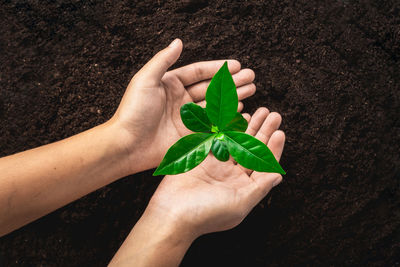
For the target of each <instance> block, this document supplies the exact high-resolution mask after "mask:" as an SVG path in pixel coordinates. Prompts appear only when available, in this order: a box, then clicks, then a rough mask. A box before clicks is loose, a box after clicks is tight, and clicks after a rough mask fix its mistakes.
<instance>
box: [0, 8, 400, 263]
mask: <svg viewBox="0 0 400 267" xmlns="http://www.w3.org/2000/svg"><path fill="white" fill-rule="evenodd" d="M175 37H180V38H181V39H182V40H183V42H184V52H183V54H182V56H181V58H180V60H179V61H178V63H177V64H176V65H175V67H178V66H182V65H186V64H189V63H192V62H195V61H201V60H211V59H221V58H235V59H238V60H239V61H240V62H241V63H242V66H243V67H247V68H252V69H253V70H254V71H255V72H256V81H255V83H256V85H257V88H258V91H257V93H256V95H255V96H253V97H251V98H250V99H248V100H246V101H245V102H244V103H245V111H247V112H251V113H252V112H254V111H255V109H256V108H257V107H259V106H267V107H268V108H269V109H270V110H272V111H277V112H280V113H281V114H282V117H283V124H282V127H281V128H282V129H283V130H284V131H285V132H286V135H287V142H286V146H285V151H284V155H283V158H282V162H281V163H282V166H283V167H284V168H285V170H286V171H287V173H288V174H287V175H286V176H285V177H284V182H283V183H282V184H281V185H279V186H278V187H277V188H275V189H274V190H273V191H272V192H271V193H270V194H269V195H268V196H267V198H266V199H264V200H263V201H262V202H261V203H260V204H259V205H258V206H257V207H256V208H255V209H254V210H253V211H252V213H251V214H250V215H249V216H248V217H247V218H246V219H245V221H244V222H243V223H242V224H241V225H240V226H238V227H237V228H235V229H233V230H230V231H226V232H221V233H215V234H209V235H207V236H203V237H201V238H199V239H198V240H196V241H195V242H194V243H193V245H192V246H191V248H190V249H189V251H188V252H187V254H186V256H185V258H184V260H183V262H182V266H296V265H319V266H321V265H322V266H325V265H332V266H350V265H351V266H354V265H362V266H366V265H368V266H374V265H376V266H384V265H386V266H396V265H400V259H399V258H400V209H399V207H400V190H399V189H400V183H399V179H400V170H399V166H400V163H399V162H400V159H399V151H400V147H399V144H400V122H399V117H400V81H399V79H400V75H399V74H400V73H399V69H400V2H399V1H397V0H393V1H345V0H343V1H333V0H332V1H318V0H300V1H287V0H271V1H221V0H216V1H207V0H198V1H190V0H185V1H172V0H168V1H163V0H159V1H131V0H129V1H128V0H125V1H100V0H90V1H77V0H74V1H34V0H32V1H4V0H1V1H0V125H1V127H0V156H6V155H9V154H13V153H16V152H19V151H23V150H26V149H29V148H34V147H37V146H40V145H44V144H48V143H51V142H54V141H57V140H60V139H63V138H66V137H68V136H71V135H74V134H77V133H79V132H81V131H84V130H86V129H89V128H91V127H93V126H95V125H98V124H100V123H102V122H105V121H106V120H107V119H109V118H110V117H111V116H112V114H113V112H114V111H115V110H116V108H117V106H118V103H119V101H120V99H121V97H122V94H123V92H124V90H125V87H126V86H127V84H128V82H129V80H130V78H131V77H132V76H133V74H134V73H135V72H136V71H137V70H139V69H140V68H141V66H142V65H143V64H144V63H145V62H147V61H148V60H149V59H150V58H151V56H152V55H153V54H155V53H156V52H157V51H158V50H160V49H161V48H163V47H164V46H166V45H167V44H169V42H170V41H172V40H173V39H174V38H175ZM151 173H152V171H148V172H144V173H139V174H136V175H133V176H129V177H126V178H123V179H121V180H119V181H117V182H115V183H113V184H110V185H108V186H106V187H104V188H102V189H99V190H98V191H96V192H94V193H92V194H90V195H88V196H86V197H84V198H82V199H80V200H78V201H76V202H74V203H72V204H70V205H67V206H66V207H63V208H61V209H59V210H57V211H55V212H53V213H51V214H49V215H47V216H45V217H43V218H42V219H39V220H37V221H35V222H33V223H31V224H29V225H27V226H25V227H23V228H21V229H19V230H17V231H14V232H13V233H10V234H8V235H6V236H4V237H2V238H1V239H0V254H1V257H0V258H1V259H0V262H1V264H2V265H5V266H105V265H106V264H107V263H108V262H109V261H110V259H111V258H112V256H113V254H114V253H115V252H116V250H117V249H118V247H119V246H120V244H121V243H122V241H123V240H124V238H125V237H126V236H127V234H128V232H129V231H130V229H131V228H132V226H133V225H134V224H135V222H136V221H137V220H138V219H139V217H140V215H141V213H142V212H143V210H144V209H145V207H146V204H147V202H148V200H149V198H150V197H151V195H152V193H153V192H154V190H155V189H156V187H157V185H158V184H159V182H160V178H159V177H152V176H151ZM0 179H1V173H0Z"/></svg>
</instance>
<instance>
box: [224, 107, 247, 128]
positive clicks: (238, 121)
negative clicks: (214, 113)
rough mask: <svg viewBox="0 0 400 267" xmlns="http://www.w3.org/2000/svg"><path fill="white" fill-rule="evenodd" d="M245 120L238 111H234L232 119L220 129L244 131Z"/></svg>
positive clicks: (245, 126)
mask: <svg viewBox="0 0 400 267" xmlns="http://www.w3.org/2000/svg"><path fill="white" fill-rule="evenodd" d="M247 126H248V124H247V121H246V119H245V118H243V116H242V114H240V112H236V115H235V117H234V118H233V120H231V121H230V122H229V123H228V124H227V125H226V126H225V128H223V129H222V131H239V132H245V131H246V129H247Z"/></svg>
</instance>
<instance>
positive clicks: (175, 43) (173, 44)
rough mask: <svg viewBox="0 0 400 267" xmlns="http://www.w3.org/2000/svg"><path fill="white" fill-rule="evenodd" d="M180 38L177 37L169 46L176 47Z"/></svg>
mask: <svg viewBox="0 0 400 267" xmlns="http://www.w3.org/2000/svg"><path fill="white" fill-rule="evenodd" d="M178 42H179V41H178V38H177V39H175V40H173V41H172V42H171V43H170V44H169V46H168V47H174V46H176V45H177V44H178Z"/></svg>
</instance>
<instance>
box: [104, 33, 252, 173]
mask: <svg viewBox="0 0 400 267" xmlns="http://www.w3.org/2000/svg"><path fill="white" fill-rule="evenodd" d="M181 51H182V42H181V41H180V40H179V39H176V40H175V41H174V42H172V43H171V44H170V46H169V47H167V48H165V49H164V50H162V51H160V52H159V53H158V54H156V55H155V56H154V57H153V58H152V59H151V60H150V61H149V62H148V63H147V64H146V65H145V66H144V67H143V68H142V69H141V70H140V71H139V72H138V73H137V74H136V75H135V76H134V77H133V78H132V80H131V82H130V83H129V85H128V88H127V89H126V92H125V95H124V96H123V98H122V101H121V104H120V106H119V107H118V110H117V112H116V113H115V115H114V117H113V118H112V119H111V120H110V121H111V122H113V124H114V125H117V127H116V132H118V134H122V135H123V136H122V137H120V138H119V139H120V140H123V141H122V142H123V146H124V147H125V148H126V150H127V151H128V155H130V156H129V157H127V158H128V162H127V165H128V166H132V165H133V159H135V163H134V164H135V165H138V164H140V165H141V166H140V170H145V169H150V168H154V167H157V165H158V164H159V163H160V162H161V160H162V158H163V156H164V155H165V153H166V151H167V150H168V148H169V147H170V146H171V145H172V144H174V143H175V142H176V141H177V140H178V139H179V138H181V137H182V136H184V135H187V134H189V133H190V131H189V130H188V129H186V127H185V126H184V125H183V123H182V121H181V118H180V107H181V106H182V105H183V104H185V103H187V102H195V103H197V104H199V105H201V106H203V107H204V106H205V101H204V98H205V93H206V90H207V86H208V84H209V82H210V79H211V78H212V76H213V75H214V74H215V73H216V72H217V71H218V69H219V68H220V67H221V66H222V64H223V63H224V60H219V61H207V62H198V63H194V64H191V65H187V66H184V67H181V68H178V69H175V70H172V71H168V72H167V70H168V68H169V67H171V65H172V64H173V63H175V61H176V60H177V59H178V58H179V56H180V54H181ZM228 66H229V70H230V71H231V73H232V74H233V79H234V81H235V84H236V86H237V91H238V96H239V100H242V99H244V98H247V97H249V96H251V95H253V94H254V93H255V90H256V88H255V85H254V84H253V83H252V81H253V80H254V72H253V71H252V70H249V69H244V70H240V68H241V66H240V63H239V62H238V61H236V60H229V61H228ZM242 109H243V104H242V103H239V111H241V110H242ZM133 154H134V155H133ZM138 158H139V159H141V162H138V161H137V159H138ZM132 167H133V166H132ZM135 167H136V168H137V166H135ZM136 171H137V169H136ZM133 172H134V171H133V170H131V171H130V173H133Z"/></svg>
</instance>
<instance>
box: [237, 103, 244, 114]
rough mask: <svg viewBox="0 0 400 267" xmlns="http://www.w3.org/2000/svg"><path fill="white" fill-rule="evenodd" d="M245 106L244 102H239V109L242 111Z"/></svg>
mask: <svg viewBox="0 0 400 267" xmlns="http://www.w3.org/2000/svg"><path fill="white" fill-rule="evenodd" d="M243 108H244V105H243V102H239V103H238V109H237V111H238V112H242V110H243Z"/></svg>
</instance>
